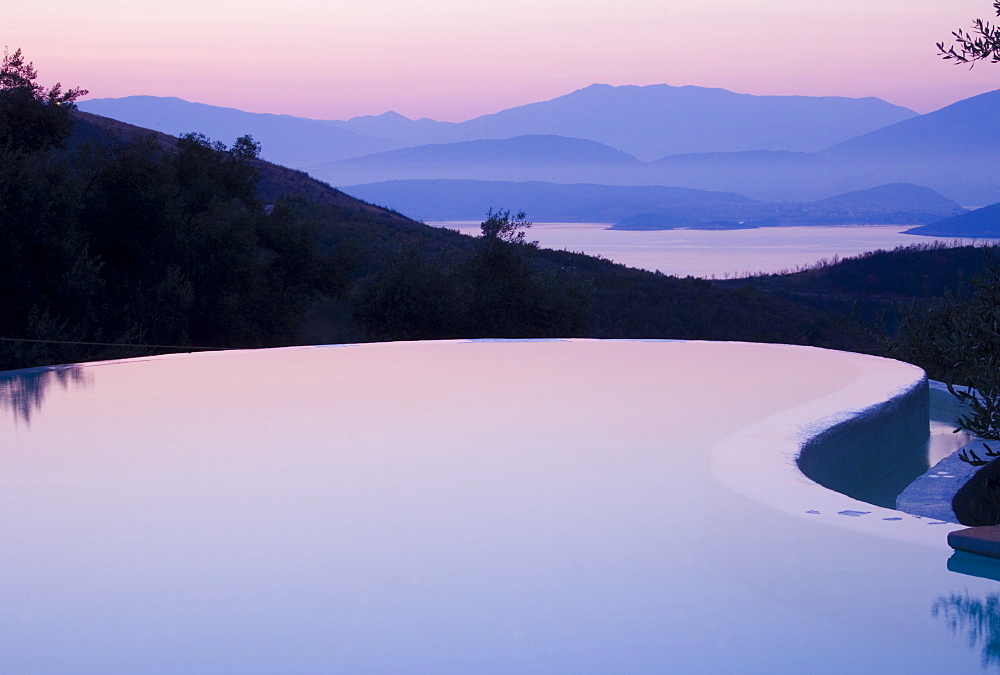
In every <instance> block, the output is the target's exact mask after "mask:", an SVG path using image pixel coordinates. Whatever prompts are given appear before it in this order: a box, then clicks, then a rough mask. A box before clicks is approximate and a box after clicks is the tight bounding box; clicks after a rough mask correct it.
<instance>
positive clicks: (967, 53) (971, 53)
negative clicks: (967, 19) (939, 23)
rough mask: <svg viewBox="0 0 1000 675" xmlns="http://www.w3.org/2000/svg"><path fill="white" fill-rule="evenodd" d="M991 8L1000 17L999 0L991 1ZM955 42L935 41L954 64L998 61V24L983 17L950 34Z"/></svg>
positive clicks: (999, 34)
mask: <svg viewBox="0 0 1000 675" xmlns="http://www.w3.org/2000/svg"><path fill="white" fill-rule="evenodd" d="M993 9H994V10H996V14H997V16H998V17H1000V0H996V1H995V2H994V3H993ZM951 36H952V38H954V40H955V43H954V44H952V45H950V46H948V47H947V48H946V47H945V43H944V42H939V43H937V48H938V52H939V53H940V54H941V56H942V58H944V59H945V60H947V61H954V62H955V63H956V64H966V63H967V64H969V65H970V66H972V65H975V63H976V61H986V60H989V61H991V62H992V63H1000V26H996V25H994V24H991V23H990V22H989V21H985V20H983V19H975V20H974V21H973V22H972V29H971V30H962V29H961V28H959V29H958V30H956V31H953V32H952V34H951Z"/></svg>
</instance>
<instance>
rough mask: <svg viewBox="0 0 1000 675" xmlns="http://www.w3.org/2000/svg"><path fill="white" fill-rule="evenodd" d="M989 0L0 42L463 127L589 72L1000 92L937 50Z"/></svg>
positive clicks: (333, 4)
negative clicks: (463, 122)
mask: <svg viewBox="0 0 1000 675" xmlns="http://www.w3.org/2000/svg"><path fill="white" fill-rule="evenodd" d="M976 17H982V18H995V13H994V11H993V8H992V2H991V1H990V0H837V1H836V2H816V0H619V1H618V2H609V1H608V0H601V1H600V2H598V1H597V0H490V2H488V3H486V2H475V1H470V0H282V1H281V2H278V1H277V0H197V1H196V0H174V1H173V2H153V1H152V0H91V1H90V2H80V1H79V0H37V1H36V2H32V3H28V2H21V3H16V4H15V5H13V6H11V7H7V8H5V10H4V18H3V27H2V30H0V34H2V36H3V40H2V41H3V44H5V45H7V46H8V47H9V48H10V49H11V50H13V49H17V48H21V49H22V50H23V52H24V54H25V56H26V57H27V58H28V60H30V61H32V62H34V64H35V66H36V68H37V69H38V72H39V81H40V82H41V83H42V84H46V85H47V84H52V83H54V82H55V81H60V82H62V84H63V85H64V86H79V87H83V88H85V89H89V90H90V94H89V97H90V98H105V97H120V96H130V95H138V94H147V95H155V96H177V97H179V98H183V99H186V100H189V101H197V102H201V103H208V104H211V105H219V106H228V107H234V108H239V109H242V110H247V111H252V112H270V113H282V114H291V115H297V116H302V117H312V118H318V119H348V118H350V117H354V116H358V115H377V114H381V113H384V112H386V111H389V110H393V111H396V112H398V113H401V114H403V115H406V116H407V117H411V118H420V117H431V118H433V119H437V120H442V121H456V122H457V121H463V120H466V119H470V118H472V117H476V116H478V115H483V114H487V113H492V112H497V111H499V110H502V109H505V108H509V107H513V106H517V105H523V104H526V103H531V102H534V101H542V100H547V99H551V98H555V97H557V96H561V95H563V94H567V93H569V92H571V91H574V90H576V89H580V88H582V87H585V86H587V85H590V84H593V83H595V82H599V83H604V84H612V85H622V84H635V85H646V84H661V83H663V84H671V85H678V86H679V85H698V86H703V87H721V88H724V89H729V90H731V91H736V92H740V93H747V94H760V95H769V94H781V95H786V94H800V95H809V96H848V97H864V96H876V97H879V98H882V99H884V100H886V101H889V102H891V103H895V104H898V105H903V106H906V107H909V108H912V109H914V110H916V111H917V112H921V113H923V112H930V111H932V110H936V109H938V108H941V107H943V106H945V105H948V104H950V103H954V102H955V101H958V100H961V99H963V98H967V97H969V96H973V95H975V94H979V93H982V92H985V91H991V90H994V89H1000V65H990V64H981V65H977V66H976V67H975V68H973V69H972V70H970V69H969V68H968V67H966V66H956V65H953V64H951V63H949V62H945V61H943V60H942V59H941V58H940V57H939V56H938V55H937V49H936V48H935V43H936V42H940V41H942V40H948V39H949V37H950V33H951V31H952V30H955V29H957V28H967V27H968V26H969V25H970V24H971V22H972V20H973V19H974V18H976Z"/></svg>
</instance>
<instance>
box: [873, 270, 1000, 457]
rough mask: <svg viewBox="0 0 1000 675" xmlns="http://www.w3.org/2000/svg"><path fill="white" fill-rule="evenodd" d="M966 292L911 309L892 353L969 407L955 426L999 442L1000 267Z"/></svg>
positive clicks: (974, 281)
mask: <svg viewBox="0 0 1000 675" xmlns="http://www.w3.org/2000/svg"><path fill="white" fill-rule="evenodd" d="M968 286H969V289H970V290H969V291H966V292H965V293H964V294H954V293H949V294H947V295H945V296H944V297H943V298H942V299H941V300H940V301H939V302H937V303H936V304H934V305H932V306H930V307H927V308H924V309H919V308H914V309H913V311H911V312H910V314H909V316H907V317H906V318H905V319H904V321H903V323H902V325H901V326H900V328H899V331H898V334H897V337H896V340H895V342H894V344H893V350H892V355H893V356H897V357H898V358H901V359H904V360H907V361H911V362H913V363H916V364H917V365H919V366H921V367H922V368H924V370H926V371H927V372H928V374H929V375H930V376H931V377H933V378H936V379H941V380H943V381H944V382H945V383H946V384H947V385H948V390H949V391H950V392H951V393H952V394H953V395H954V396H955V397H956V398H957V399H958V400H959V401H961V402H963V403H965V404H966V405H968V406H969V412H968V413H965V414H963V415H961V416H960V417H959V418H958V419H957V420H956V424H957V426H958V427H959V428H960V429H965V430H966V431H969V432H970V433H972V434H975V435H976V436H978V437H979V438H984V439H992V440H1000V268H997V267H995V266H993V267H991V268H990V269H989V270H988V271H987V272H986V273H985V274H984V275H983V276H981V277H979V278H977V279H973V280H971V281H969V282H968Z"/></svg>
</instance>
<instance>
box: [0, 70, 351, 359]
mask: <svg viewBox="0 0 1000 675" xmlns="http://www.w3.org/2000/svg"><path fill="white" fill-rule="evenodd" d="M3 72H4V73H5V74H4V76H3V78H2V79H0V81H2V82H3V83H4V85H5V86H6V87H7V88H5V89H0V119H2V120H5V122H6V124H7V127H6V128H7V130H8V131H9V132H10V134H11V136H12V137H17V138H22V139H23V138H34V139H35V140H33V141H31V142H20V143H19V144H15V143H13V142H9V143H7V144H6V145H5V146H4V147H2V148H0V153H2V154H3V158H4V159H5V160H6V161H3V162H0V337H3V338H4V340H3V341H2V342H0V368H4V367H7V368H9V367H18V366H22V365H39V364H44V363H53V362H60V361H62V362H66V361H77V360H82V359H87V358H91V359H92V358H102V357H108V356H127V355H136V354H139V353H148V352H149V351H150V350H155V349H156V346H157V345H168V346H179V347H185V346H190V347H192V348H198V347H206V348H223V347H256V346H267V345H278V344H289V343H290V342H294V341H295V340H296V339H297V336H298V333H299V330H300V328H301V325H302V323H303V320H304V315H305V312H306V309H307V308H308V306H309V304H310V303H311V302H312V301H313V300H314V299H316V298H318V297H321V296H324V295H336V294H338V293H340V292H342V291H343V286H344V283H345V278H346V277H345V275H344V274H342V273H340V274H338V273H337V272H336V270H334V269H333V268H334V267H335V265H336V263H335V262H334V258H335V256H332V255H330V253H329V252H328V251H321V249H320V247H319V245H318V243H317V239H316V236H315V223H313V222H312V221H310V220H309V219H306V218H303V217H300V215H301V214H300V212H299V211H298V210H297V209H296V208H295V206H294V205H293V204H291V203H288V202H285V201H278V202H277V203H276V204H273V205H269V207H268V208H265V205H264V204H263V203H262V202H261V201H260V200H259V199H258V197H257V182H258V171H257V168H256V164H255V158H256V157H257V155H258V154H259V150H260V146H259V144H257V143H256V142H255V141H254V140H253V139H252V138H250V137H249V136H245V137H243V138H241V139H239V140H238V141H237V142H236V143H235V144H234V146H233V147H232V148H226V147H225V146H224V145H223V144H220V143H214V142H212V141H211V140H209V139H208V138H206V137H205V136H202V135H200V134H187V135H185V136H182V137H180V138H179V139H176V140H175V141H174V142H173V145H172V146H171V145H168V144H164V143H163V142H162V141H161V140H160V139H157V138H155V137H153V136H151V135H148V136H142V135H140V136H135V137H133V138H131V139H129V140H127V141H122V140H116V139H107V140H106V141H105V142H103V143H91V144H89V145H86V146H84V147H80V148H75V149H73V150H72V151H69V150H59V148H61V147H63V146H64V145H65V138H66V133H68V131H66V132H65V133H64V129H63V127H62V126H59V125H55V126H51V125H50V126H49V127H44V126H39V125H37V124H36V122H37V120H38V119H39V118H42V117H45V116H46V115H50V116H53V117H59V116H64V119H63V121H65V122H66V124H67V125H72V123H73V118H72V116H71V115H70V110H68V109H67V108H68V107H70V106H71V103H72V100H73V98H75V97H76V96H79V95H81V94H82V92H81V91H80V90H70V92H61V90H60V88H59V87H58V85H57V86H56V87H53V88H51V89H49V90H48V91H45V90H43V89H42V88H41V87H39V86H37V85H34V84H33V80H34V77H35V71H34V69H33V68H32V67H31V66H30V64H25V63H24V60H23V58H22V57H21V55H20V51H17V52H15V53H14V54H13V55H11V54H8V55H6V56H5V60H4V66H3ZM12 91H13V92H15V93H16V96H13V95H11V96H8V95H7V94H9V93H10V92H12ZM24 96H27V98H24ZM57 104H58V105H57ZM25 110H28V112H27V113H26V112H25ZM61 119H62V118H61ZM60 124H61V123H60ZM68 128H69V127H68V126H67V127H66V129H68ZM339 262H341V261H340V260H339V259H338V260H337V263H339ZM132 344H135V345H139V347H138V349H137V350H130V349H128V348H126V347H125V346H126V345H132Z"/></svg>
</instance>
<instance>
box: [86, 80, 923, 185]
mask: <svg viewBox="0 0 1000 675" xmlns="http://www.w3.org/2000/svg"><path fill="white" fill-rule="evenodd" d="M80 109H81V110H85V111H88V112H93V113H96V114H99V115H104V116H107V117H112V118H114V119H118V120H121V121H123V122H128V123H130V124H136V125H139V126H145V127H148V128H151V129H155V130H157V131H162V132H164V133H169V134H175V135H176V134H179V133H184V132H187V131H192V130H195V129H198V130H201V131H202V133H205V134H207V135H209V136H212V137H217V138H219V139H220V140H223V141H224V142H231V140H232V139H235V138H236V137H237V136H239V135H242V134H244V133H250V134H252V135H253V136H254V137H255V138H257V140H259V141H261V142H262V143H263V144H264V150H265V152H266V151H267V149H268V145H285V146H288V147H289V150H288V151H287V152H288V156H289V157H292V158H293V159H294V160H295V161H293V162H290V164H291V165H293V166H295V167H298V168H301V167H303V166H307V165H310V164H318V163H320V162H323V161H333V160H336V159H342V158H345V157H353V156H359V155H362V154H368V153H373V152H379V151H382V150H388V149H391V148H396V147H404V146H416V145H428V144H438V143H454V142H459V141H469V140H482V139H503V138H513V137H516V136H527V135H551V136H567V137H571V138H582V139H587V140H592V141H597V142H599V143H603V144H604V145H609V146H611V147H613V148H617V149H619V150H622V151H624V152H627V153H629V154H632V155H635V156H636V157H639V158H641V159H643V160H647V161H648V160H652V159H655V158H657V157H662V156H664V155H668V154H678V153H690V152H737V151H743V150H761V149H764V150H796V151H814V150H819V149H821V148H824V147H827V146H829V145H832V144H834V143H837V142H839V141H842V140H845V139H848V138H852V137H854V136H857V135H859V134H863V133H867V132H869V131H873V130H875V129H879V128H881V127H884V126H886V125H889V124H893V123H895V122H898V121H900V120H903V119H907V118H909V117H913V116H914V115H916V113H915V112H913V111H912V110H909V109H907V108H902V107H900V106H895V105H892V104H889V103H886V102H885V101H882V100H881V99H877V98H863V99H850V98H840V97H832V96H827V97H814V96H753V95H750V94H736V93H733V92H731V91H727V90H725V89H708V88H704V87H694V86H685V87H673V86H670V85H666V84H657V85H649V86H643V87H639V86H632V85H627V86H618V87H615V86H610V85H606V84H594V85H591V86H589V87H586V88H584V89H579V90H577V91H574V92H572V93H570V94H566V95H565V96H559V97H557V98H554V99H551V100H549V101H541V102H538V103H531V104H528V105H523V106H518V107H515V108H509V109H507V110H502V111H500V112H497V113H493V114H489V115H483V116H481V117H476V118H474V119H471V120H468V121H466V122H459V123H452V122H437V121H434V120H431V119H426V118H424V119H419V120H411V119H408V118H406V117H404V116H402V115H400V114H398V113H395V112H387V113H384V114H381V115H366V116H361V117H355V118H353V119H350V120H346V121H340V120H325V121H321V120H308V119H304V118H297V117H291V116H288V115H266V114H258V113H246V112H242V111H239V110H234V109H232V108H219V107H215V106H209V105H204V104H200V103H188V102H186V101H182V100H180V99H176V98H157V97H153V96H130V97H126V98H120V99H92V100H89V101H82V102H81V103H80ZM318 129H325V130H326V134H325V135H324V134H323V133H321V132H320V131H318ZM333 130H338V131H341V132H348V133H350V134H351V135H350V136H344V135H342V134H341V135H331V134H334V131H333ZM314 134H316V135H317V138H318V139H321V142H319V141H318V142H319V145H318V146H317V147H315V148H314V149H313V151H310V149H309V140H308V138H309V137H311V136H312V135H314ZM379 143H381V145H379ZM292 146H294V147H295V148H296V152H300V153H301V152H304V153H306V154H307V155H308V156H309V157H310V159H307V160H305V161H302V160H300V159H299V158H298V155H296V154H295V153H292V152H291V147H292ZM376 146H377V147H376ZM323 151H329V152H330V153H332V154H330V155H328V156H320V157H319V158H316V156H317V155H318V154H321V152H323ZM282 152H286V151H285V150H282Z"/></svg>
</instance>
